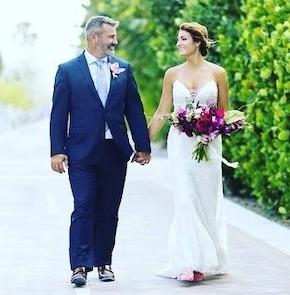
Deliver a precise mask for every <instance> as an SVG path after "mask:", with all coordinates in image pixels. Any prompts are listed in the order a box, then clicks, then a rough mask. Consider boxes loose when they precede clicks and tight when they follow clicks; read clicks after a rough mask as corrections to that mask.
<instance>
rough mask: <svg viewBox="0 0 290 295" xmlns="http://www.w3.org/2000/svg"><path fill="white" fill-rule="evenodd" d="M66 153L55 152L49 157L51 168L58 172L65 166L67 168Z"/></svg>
mask: <svg viewBox="0 0 290 295" xmlns="http://www.w3.org/2000/svg"><path fill="white" fill-rule="evenodd" d="M67 159H68V158H67V155H64V154H57V155H54V156H52V157H51V162H50V165H51V169H52V170H53V171H55V172H58V173H63V172H65V168H68V160H67Z"/></svg>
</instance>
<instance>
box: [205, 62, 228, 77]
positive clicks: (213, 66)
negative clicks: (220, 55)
mask: <svg viewBox="0 0 290 295" xmlns="http://www.w3.org/2000/svg"><path fill="white" fill-rule="evenodd" d="M208 65H209V67H210V68H211V70H212V72H213V74H214V75H217V76H220V75H225V74H226V70H225V69H224V68H223V67H222V66H220V65H217V64H215V63H213V62H209V61H208Z"/></svg>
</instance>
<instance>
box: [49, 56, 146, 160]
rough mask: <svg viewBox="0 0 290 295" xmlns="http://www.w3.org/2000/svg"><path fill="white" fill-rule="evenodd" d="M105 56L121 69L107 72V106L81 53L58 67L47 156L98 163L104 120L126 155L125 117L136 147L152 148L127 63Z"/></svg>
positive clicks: (103, 135)
mask: <svg viewBox="0 0 290 295" xmlns="http://www.w3.org/2000/svg"><path fill="white" fill-rule="evenodd" d="M108 61H109V62H110V63H115V62H117V63H119V65H120V68H125V71H124V72H122V73H120V74H118V77H117V78H114V77H113V76H112V75H111V84H110V90H109V94H108V98H107V102H106V105H105V106H103V104H102V102H101V99H100V98H99V96H98V93H97V91H96V89H95V86H94V83H93V80H92V78H91V75H90V72H89V68H88V64H87V61H86V59H85V56H84V54H81V55H80V56H79V57H77V58H75V59H72V60H70V61H68V62H66V63H64V64H61V65H60V66H59V67H58V71H57V73H56V77H55V84H54V93H53V105H52V111H51V120H50V140H51V156H53V155H55V154H67V155H68V158H69V162H70V163H82V164H94V163H97V162H98V161H99V159H100V158H101V157H102V153H103V148H104V141H105V122H107V124H108V126H109V129H110V131H111V133H112V135H113V139H114V141H115V143H116V145H117V146H118V148H119V149H120V155H121V157H122V158H123V159H126V160H129V159H130V156H131V154H132V152H133V149H132V147H131V146H130V143H129V139H128V135H127V128H126V124H125V118H126V120H127V122H128V125H129V127H130V130H131V133H132V138H133V141H134V143H135V150H136V151H142V152H150V151H151V150H150V141H149V135H148V129H147V124H146V119H145V116H144V109H143V105H142V102H141V99H140V95H139V93H138V89H137V85H136V82H135V79H134V77H133V74H132V70H131V67H130V65H129V64H128V63H127V62H125V61H123V60H121V59H118V58H116V57H114V56H109V57H108Z"/></svg>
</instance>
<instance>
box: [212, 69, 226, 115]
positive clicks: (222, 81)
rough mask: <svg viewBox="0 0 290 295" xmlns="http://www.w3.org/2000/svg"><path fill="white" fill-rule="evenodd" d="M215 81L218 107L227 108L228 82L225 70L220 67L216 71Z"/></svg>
mask: <svg viewBox="0 0 290 295" xmlns="http://www.w3.org/2000/svg"><path fill="white" fill-rule="evenodd" d="M215 76H216V81H217V85H218V107H219V108H222V109H224V110H225V111H228V110H229V83H228V77H227V72H226V71H225V69H223V68H222V67H219V69H218V70H217V71H216V75H215Z"/></svg>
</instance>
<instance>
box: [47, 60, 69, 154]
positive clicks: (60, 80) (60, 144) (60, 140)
mask: <svg viewBox="0 0 290 295" xmlns="http://www.w3.org/2000/svg"><path fill="white" fill-rule="evenodd" d="M69 98H70V90H69V85H68V81H67V77H66V73H65V71H64V70H63V68H62V67H61V66H59V68H58V70H57V73H56V76H55V83H54V91H53V98H52V110H51V116H50V148H51V152H50V155H51V156H53V155H56V154H66V150H65V140H66V136H67V124H68V113H69V100H70V99H69Z"/></svg>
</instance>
